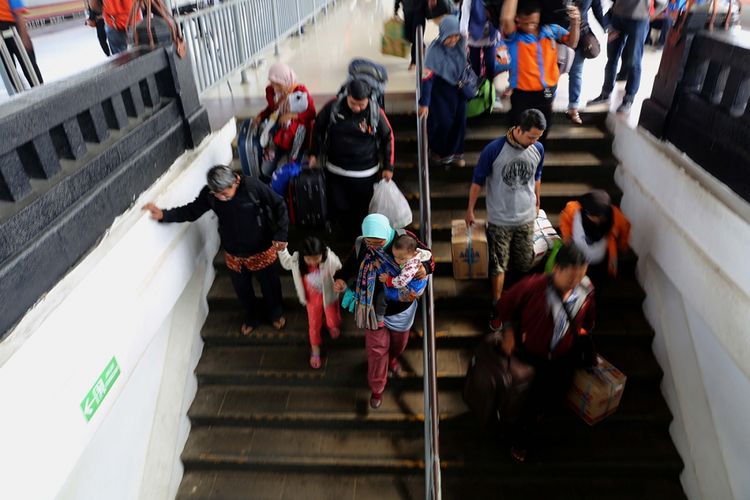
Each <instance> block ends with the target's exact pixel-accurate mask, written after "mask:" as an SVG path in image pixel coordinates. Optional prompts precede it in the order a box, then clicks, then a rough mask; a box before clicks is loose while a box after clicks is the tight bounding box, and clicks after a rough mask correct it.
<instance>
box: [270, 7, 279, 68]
mask: <svg viewBox="0 0 750 500" xmlns="http://www.w3.org/2000/svg"><path fill="white" fill-rule="evenodd" d="M271 15H272V16H273V54H274V55H275V56H278V55H279V15H278V13H277V12H276V0H271Z"/></svg>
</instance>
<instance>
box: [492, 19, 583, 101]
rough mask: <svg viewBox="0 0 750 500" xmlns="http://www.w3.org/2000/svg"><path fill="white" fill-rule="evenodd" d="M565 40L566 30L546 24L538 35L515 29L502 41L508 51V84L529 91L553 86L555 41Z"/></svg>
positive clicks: (556, 70)
mask: <svg viewBox="0 0 750 500" xmlns="http://www.w3.org/2000/svg"><path fill="white" fill-rule="evenodd" d="M567 41H568V31H567V30H566V29H565V28H563V27H561V26H558V25H557V24H550V25H545V26H542V27H541V29H540V30H539V35H538V36H537V35H532V34H529V33H524V32H522V31H515V32H513V33H512V34H511V35H510V36H508V37H507V38H506V39H505V40H504V42H505V45H507V47H508V52H509V53H510V86H511V88H514V89H519V90H525V91H529V92H534V91H539V90H544V89H546V88H550V87H554V86H556V85H557V81H558V80H559V79H560V69H559V68H558V67H557V43H558V42H567Z"/></svg>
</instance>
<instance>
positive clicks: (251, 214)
mask: <svg viewBox="0 0 750 500" xmlns="http://www.w3.org/2000/svg"><path fill="white" fill-rule="evenodd" d="M209 210H213V211H214V212H215V213H216V215H217V216H218V217H219V236H220V237H221V245H222V247H224V250H226V251H227V252H229V253H230V254H232V255H236V256H237V257H247V256H249V255H255V254H257V253H260V252H264V251H266V250H268V248H269V247H270V246H271V243H272V242H273V241H286V240H287V233H288V231H289V216H288V215H287V211H286V204H285V203H284V199H283V198H281V197H280V196H279V195H277V194H276V193H275V192H274V191H273V190H272V189H271V188H270V187H268V186H267V185H266V184H263V183H262V182H260V181H259V180H258V179H255V178H252V177H242V178H241V180H240V185H239V186H238V187H237V194H235V196H234V198H232V199H231V200H228V201H221V200H219V199H217V198H216V197H215V196H214V195H212V194H211V191H210V190H209V189H208V186H206V187H204V188H203V189H202V190H201V192H200V193H199V194H198V197H197V198H196V199H195V201H193V202H191V203H188V204H187V205H183V206H181V207H177V208H173V209H171V210H164V218H162V220H161V222H192V221H194V220H197V219H198V218H199V217H200V216H201V215H203V214H204V213H206V212H208V211H209Z"/></svg>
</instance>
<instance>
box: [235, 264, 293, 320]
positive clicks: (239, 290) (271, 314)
mask: <svg viewBox="0 0 750 500" xmlns="http://www.w3.org/2000/svg"><path fill="white" fill-rule="evenodd" d="M229 275H230V276H231V278H232V286H233V287H234V291H235V293H236V294H237V298H238V299H240V302H241V303H242V307H243V308H244V309H245V324H246V325H247V326H251V327H253V328H255V327H256V326H258V325H259V324H260V322H261V321H262V320H263V319H268V320H271V321H276V320H277V319H279V318H280V317H281V316H282V315H283V314H284V310H283V308H282V304H281V280H280V279H279V273H278V271H277V270H276V265H275V264H274V265H271V266H268V267H267V268H265V269H261V270H260V271H249V270H248V269H247V268H245V267H243V268H242V272H241V273H236V272H234V271H232V270H229ZM253 278H255V279H256V280H257V281H258V283H259V284H260V291H261V293H262V294H263V300H262V301H259V300H258V299H257V298H256V297H255V289H254V288H253Z"/></svg>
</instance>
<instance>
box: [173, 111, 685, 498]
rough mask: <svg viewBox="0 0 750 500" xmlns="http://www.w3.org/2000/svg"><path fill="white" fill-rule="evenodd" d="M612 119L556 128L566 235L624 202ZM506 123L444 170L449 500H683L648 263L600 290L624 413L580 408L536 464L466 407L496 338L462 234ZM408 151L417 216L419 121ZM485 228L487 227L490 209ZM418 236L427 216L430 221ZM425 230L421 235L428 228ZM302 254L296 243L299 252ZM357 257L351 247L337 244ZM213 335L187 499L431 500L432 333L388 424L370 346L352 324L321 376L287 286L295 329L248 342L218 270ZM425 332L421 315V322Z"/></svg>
mask: <svg viewBox="0 0 750 500" xmlns="http://www.w3.org/2000/svg"><path fill="white" fill-rule="evenodd" d="M604 117H605V115H584V116H583V119H584V121H585V123H587V125H586V126H583V127H573V126H569V125H567V126H566V125H563V124H562V123H558V124H556V126H555V127H554V128H553V129H552V131H551V133H550V136H549V138H548V140H547V151H548V152H547V154H546V156H545V168H544V173H543V179H542V201H541V206H542V208H543V209H544V210H546V211H547V213H548V214H550V215H551V217H550V218H551V219H552V222H553V224H557V214H559V212H560V210H562V208H563V206H564V204H565V202H566V201H568V200H570V199H572V198H574V197H576V196H578V195H581V194H583V193H585V192H587V191H589V190H590V189H592V188H602V189H606V190H607V191H609V193H610V194H611V195H612V197H613V199H614V200H615V202H618V201H619V198H620V191H619V190H618V189H617V187H616V186H615V184H614V180H613V175H614V169H615V166H616V161H615V159H614V157H613V156H612V155H611V138H610V136H609V134H608V132H607V131H606V128H605V126H604V123H603V122H604ZM501 121H502V119H501V118H500V117H498V116H497V115H492V116H490V117H483V118H479V119H477V120H475V121H470V123H469V128H468V130H467V140H466V150H467V154H466V155H465V158H466V166H465V167H461V168H452V169H450V170H444V169H442V168H440V169H433V170H432V171H431V189H432V209H433V213H432V220H433V240H434V244H433V248H432V249H433V253H434V256H435V260H436V270H435V275H434V291H435V308H436V329H437V348H438V353H437V367H438V390H439V394H438V398H439V412H440V457H441V464H442V493H443V498H444V499H461V500H463V499H514V498H523V499H527V500H528V499H537V498H538V499H542V498H543V499H600V498H608V499H623V500H625V499H628V500H630V499H639V500H641V499H642V500H646V499H660V500H662V499H680V498H684V493H683V491H682V487H681V485H680V481H679V475H680V472H681V470H682V466H683V465H682V461H681V460H680V457H679V455H678V454H677V451H676V450H675V448H674V446H673V444H672V441H671V439H670V436H669V431H668V428H669V424H670V421H671V419H672V416H671V414H670V412H669V410H668V408H667V406H666V404H665V402H664V399H663V398H662V395H661V392H660V389H659V384H660V380H661V376H662V372H661V370H660V368H659V366H658V364H657V362H656V360H655V358H654V356H653V354H652V352H651V342H652V339H653V332H652V330H651V328H650V327H649V325H648V323H647V322H646V320H645V318H644V317H643V314H642V312H641V302H642V301H643V298H644V294H643V291H642V290H641V288H640V286H639V285H638V282H637V281H636V278H635V264H636V259H635V256H633V255H632V254H630V255H626V256H625V257H624V258H623V259H622V260H621V262H620V270H619V277H618V278H617V280H616V281H612V282H610V283H608V284H606V285H605V286H603V287H601V289H598V290H597V291H596V301H597V326H596V329H595V332H594V335H595V337H594V338H595V342H596V347H597V350H598V351H599V352H600V353H601V354H602V355H603V356H604V357H605V358H606V359H607V360H609V361H610V362H612V363H613V364H614V365H615V366H617V367H618V368H620V369H621V370H622V371H623V372H624V373H625V374H626V375H627V377H628V380H627V385H626V388H625V391H624V394H623V397H622V402H621V404H620V407H619V409H618V410H617V412H615V413H614V414H613V415H611V416H609V417H608V418H606V419H605V420H604V421H602V422H600V423H599V424H597V425H595V426H593V427H589V426H588V425H587V424H585V423H584V422H583V421H582V420H580V419H579V417H577V416H576V415H574V414H573V413H572V412H571V411H569V410H567V409H560V410H559V411H558V412H556V413H554V414H550V415H547V418H546V420H545V422H544V425H543V426H542V433H541V435H540V436H539V439H538V444H537V446H535V447H534V448H533V449H532V450H530V454H529V458H528V460H527V462H526V463H524V464H516V463H513V462H512V461H511V459H510V456H509V453H508V448H507V445H505V444H504V443H503V442H502V441H501V440H500V438H499V436H496V435H494V434H490V433H487V432H485V431H482V430H481V429H480V428H479V426H478V425H477V423H476V421H475V420H474V417H473V416H472V415H471V414H470V413H468V410H467V408H466V406H465V404H464V402H463V400H462V396H461V391H462V387H463V379H464V375H465V374H466V371H467V367H468V363H469V360H470V358H471V353H472V350H473V348H474V346H475V345H476V343H477V341H478V339H479V337H480V336H481V335H483V334H485V333H486V332H487V319H488V312H489V309H490V291H489V284H488V283H487V282H486V281H457V280H454V279H453V277H452V276H453V274H452V269H451V254H450V227H451V220H452V219H462V218H463V216H464V214H465V210H466V200H467V195H468V188H469V183H470V182H471V173H472V167H473V166H474V164H475V163H476V160H477V158H478V156H479V152H480V151H481V149H482V148H483V147H484V145H485V144H486V143H487V142H489V141H490V140H492V139H494V138H496V137H498V136H500V135H502V134H504V133H505V127H503V126H501V125H500V123H501ZM391 122H392V125H393V127H394V129H395V131H396V132H395V136H396V140H397V152H396V158H397V165H396V175H395V177H394V180H395V181H396V182H397V183H398V185H399V186H400V187H401V189H402V190H403V191H404V193H405V194H406V195H407V198H409V199H410V201H411V202H412V204H413V207H415V209H416V207H417V206H418V181H417V172H416V153H415V151H416V142H415V141H416V134H415V132H414V123H415V118H414V115H407V114H405V115H396V116H392V117H391ZM478 208H479V209H480V210H479V211H478V213H477V217H478V218H481V217H482V216H483V215H484V213H483V209H484V205H483V201H480V204H479V205H478ZM414 220H415V221H416V220H418V217H415V219H414ZM414 229H415V230H416V229H418V224H414ZM296 243H297V241H295V240H294V239H291V242H290V247H291V249H294V248H295V244H296ZM330 243H331V245H332V247H333V248H334V250H335V251H336V253H337V254H338V255H340V256H342V258H343V257H344V256H345V255H346V252H347V251H348V250H349V249H350V245H351V242H346V241H338V242H337V241H333V242H330ZM216 269H217V276H216V280H215V282H214V285H213V288H212V289H211V292H210V294H209V297H208V301H209V305H210V308H211V312H210V315H209V318H208V320H207V322H206V324H205V326H204V328H203V333H202V335H203V339H204V342H205V346H204V350H203V356H202V358H201V360H200V362H199V364H198V367H197V368H196V374H197V377H198V392H197V394H196V397H195V401H194V402H193V404H192V406H191V408H190V410H189V412H188V416H189V418H190V421H191V423H192V430H191V433H190V436H189V438H188V441H187V444H186V445H185V449H184V452H183V455H182V458H183V463H184V466H185V474H184V478H183V481H182V484H181V487H180V490H179V493H178V498H180V499H188V498H215V499H229V498H247V499H287V498H288V499H324V498H331V499H336V500H343V499H365V498H373V499H375V498H376V499H391V498H393V499H418V498H424V442H423V427H422V424H423V419H424V410H423V408H422V404H423V403H422V402H423V396H422V392H421V388H422V366H423V363H422V340H421V337H420V334H419V330H420V329H421V324H420V322H419V321H418V322H417V323H416V324H415V328H414V329H415V331H414V332H413V333H412V338H411V340H410V342H409V345H408V347H407V349H406V351H405V353H404V356H403V361H402V368H403V369H402V371H401V373H400V374H399V376H398V377H394V378H392V379H391V380H390V381H389V383H388V387H387V389H386V391H385V393H384V398H383V404H382V406H381V407H380V408H379V409H377V410H372V409H371V408H370V407H369V404H368V402H369V397H370V391H369V389H368V387H367V374H366V372H367V359H366V355H365V349H364V335H363V332H362V331H361V330H358V329H356V328H355V326H354V322H353V318H352V315H350V314H348V313H345V319H344V324H343V326H342V332H343V333H342V335H341V337H340V338H338V339H336V340H331V339H330V338H328V337H324V346H323V354H324V356H323V366H322V368H321V369H320V370H313V369H311V368H310V367H309V365H308V357H309V344H308V338H307V319H306V315H305V311H304V309H303V308H301V307H300V306H299V303H298V302H297V298H296V292H295V290H294V285H293V283H292V280H291V276H290V275H284V276H283V278H282V284H283V288H284V297H285V306H286V311H287V318H288V323H287V326H286V328H285V329H284V330H282V331H277V330H274V329H272V328H271V327H270V326H269V327H266V326H264V327H260V328H258V329H256V330H255V331H254V332H253V334H252V335H251V336H249V337H244V336H242V335H241V334H240V332H239V325H240V324H241V319H242V312H241V310H240V308H239V305H238V304H237V302H236V299H235V296H234V292H233V290H232V286H231V282H230V279H229V276H228V274H227V271H226V269H225V268H224V266H223V264H222V263H221V260H220V259H217V264H216ZM418 318H419V316H418Z"/></svg>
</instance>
